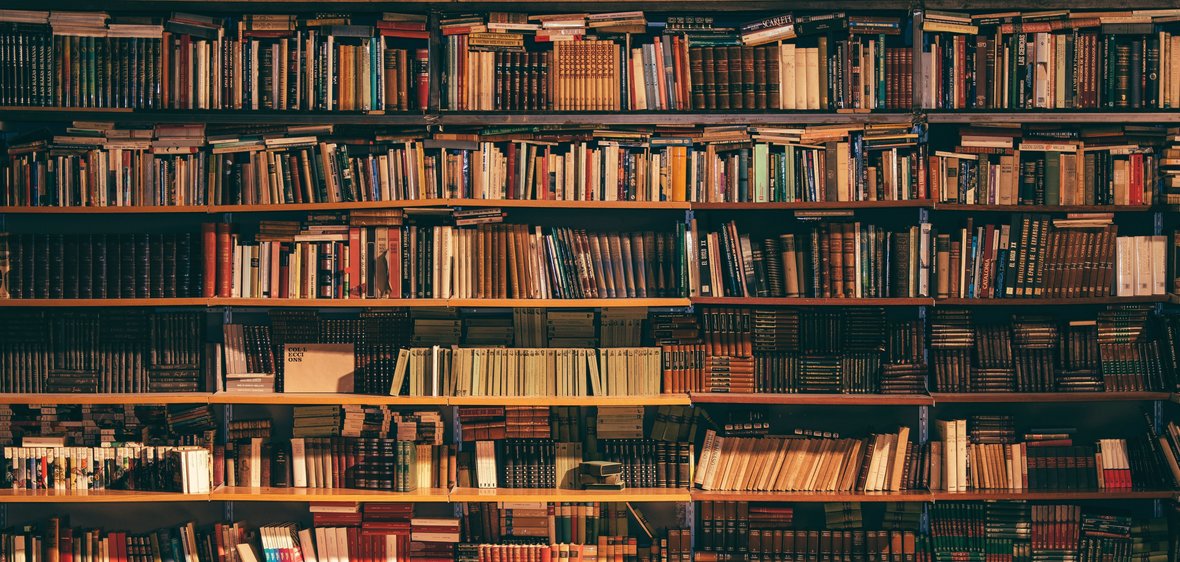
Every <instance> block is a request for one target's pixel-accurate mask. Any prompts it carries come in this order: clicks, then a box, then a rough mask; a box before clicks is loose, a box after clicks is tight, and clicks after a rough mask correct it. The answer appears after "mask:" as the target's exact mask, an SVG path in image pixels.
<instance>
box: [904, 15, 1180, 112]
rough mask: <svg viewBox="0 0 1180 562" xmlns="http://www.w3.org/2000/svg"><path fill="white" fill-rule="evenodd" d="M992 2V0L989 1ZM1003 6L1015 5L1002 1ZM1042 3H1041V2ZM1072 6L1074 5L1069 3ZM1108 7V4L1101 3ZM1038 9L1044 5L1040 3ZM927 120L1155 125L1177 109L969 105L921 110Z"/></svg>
mask: <svg viewBox="0 0 1180 562" xmlns="http://www.w3.org/2000/svg"><path fill="white" fill-rule="evenodd" d="M993 4H995V2H993ZM1004 6H1005V8H1007V9H1015V8H1014V7H1013V6H1011V5H1010V4H1004ZM1041 6H1043V5H1041ZM1071 7H1073V8H1075V9H1076V6H1071ZM1103 7H1105V8H1107V9H1109V6H1103ZM1040 9H1047V8H1046V7H1041V8H1040ZM923 111H924V113H925V114H926V121H927V122H928V123H932V124H934V123H958V124H986V123H1055V124H1060V123H1122V124H1147V125H1159V124H1164V123H1180V112H1176V111H1099V110H1077V109H1062V110H1055V111H1051V110H1039V111H1033V110H1017V111H991V110H973V109H954V110H941V109H931V110H923Z"/></svg>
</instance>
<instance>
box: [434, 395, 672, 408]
mask: <svg viewBox="0 0 1180 562" xmlns="http://www.w3.org/2000/svg"><path fill="white" fill-rule="evenodd" d="M447 404H450V405H451V406H688V405H690V404H692V401H691V400H689V397H688V395H687V394H652V395H637V396H453V397H451V398H448V399H447Z"/></svg>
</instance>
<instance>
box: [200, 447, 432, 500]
mask: <svg viewBox="0 0 1180 562" xmlns="http://www.w3.org/2000/svg"><path fill="white" fill-rule="evenodd" d="M288 448H289V449H290V450H289V451H288V450H287V449H288ZM454 455H455V451H454V450H453V448H451V447H448V446H446V445H433V444H428V443H415V442H414V441H413V440H410V441H405V440H398V439H390V438H380V437H363V438H349V437H306V438H304V437H293V438H291V441H290V444H289V446H288V445H285V444H282V443H275V442H270V443H267V442H266V440H265V439H264V438H259V437H255V438H251V439H247V440H243V441H241V442H239V443H237V444H236V445H235V446H233V447H230V446H227V447H226V460H225V467H226V473H225V475H224V480H221V479H218V480H219V481H224V482H225V484H226V485H227V486H242V487H255V488H257V487H261V486H275V487H284V488H285V487H295V488H349V489H362V490H383V491H388V492H409V491H413V490H418V489H431V488H433V489H447V487H448V485H449V484H450V483H452V482H454V481H455V477H454V465H455V459H454Z"/></svg>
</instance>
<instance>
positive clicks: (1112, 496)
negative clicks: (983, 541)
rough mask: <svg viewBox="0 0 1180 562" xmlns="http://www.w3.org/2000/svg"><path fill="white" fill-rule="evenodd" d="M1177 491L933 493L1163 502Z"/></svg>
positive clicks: (939, 496) (956, 497) (937, 497)
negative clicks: (1162, 500)
mask: <svg viewBox="0 0 1180 562" xmlns="http://www.w3.org/2000/svg"><path fill="white" fill-rule="evenodd" d="M1178 493H1180V492H1177V491H1175V490H1089V491H1065V490H1062V491H1051V492H1050V491H1032V490H972V491H969V492H944V491H937V492H931V493H930V496H931V499H933V500H934V501H972V500H1028V501H1045V500H1066V501H1074V500H1161V499H1168V498H1174V497H1176V495H1177V494H1178Z"/></svg>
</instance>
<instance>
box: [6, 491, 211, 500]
mask: <svg viewBox="0 0 1180 562" xmlns="http://www.w3.org/2000/svg"><path fill="white" fill-rule="evenodd" d="M208 500H209V494H182V493H179V492H142V491H139V490H82V491H72V492H61V491H57V490H13V489H11V488H7V489H0V503H132V502H136V503H138V502H195V501H208Z"/></svg>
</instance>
